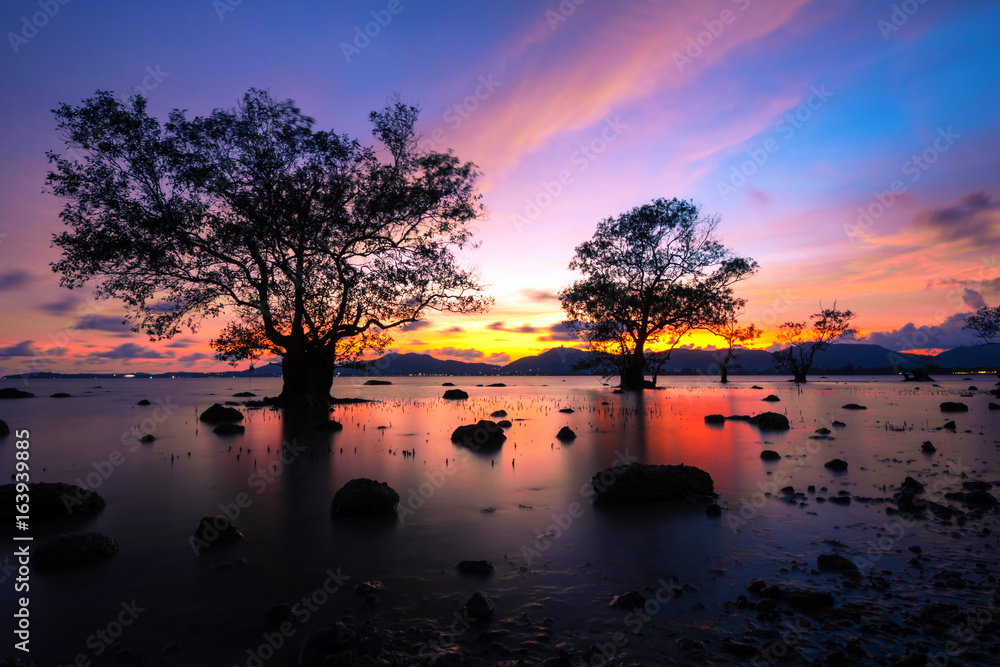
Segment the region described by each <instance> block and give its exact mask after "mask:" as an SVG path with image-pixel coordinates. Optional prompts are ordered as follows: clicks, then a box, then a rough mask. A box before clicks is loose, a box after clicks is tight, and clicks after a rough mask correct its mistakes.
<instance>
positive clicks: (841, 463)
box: [823, 459, 847, 472]
mask: <svg viewBox="0 0 1000 667" xmlns="http://www.w3.org/2000/svg"><path fill="white" fill-rule="evenodd" d="M823 466H824V467H826V468H829V469H830V470H834V471H836V472H843V471H845V470H847V461H845V460H843V459H832V460H830V461H827V462H826V463H824V464H823Z"/></svg>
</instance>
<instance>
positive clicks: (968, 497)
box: [944, 491, 998, 507]
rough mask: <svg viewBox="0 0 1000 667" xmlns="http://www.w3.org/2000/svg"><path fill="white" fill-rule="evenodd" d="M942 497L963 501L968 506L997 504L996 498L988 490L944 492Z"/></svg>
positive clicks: (993, 505)
mask: <svg viewBox="0 0 1000 667" xmlns="http://www.w3.org/2000/svg"><path fill="white" fill-rule="evenodd" d="M944 497H945V498H948V499H950V500H958V501H959V502H962V503H965V504H966V505H969V506H970V507H996V506H997V504H998V503H997V499H996V498H994V497H993V496H992V495H991V494H990V493H989V492H988V491H969V492H967V493H963V492H958V493H946V494H945V496H944Z"/></svg>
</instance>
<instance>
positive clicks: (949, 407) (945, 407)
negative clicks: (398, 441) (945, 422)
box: [941, 401, 969, 412]
mask: <svg viewBox="0 0 1000 667" xmlns="http://www.w3.org/2000/svg"><path fill="white" fill-rule="evenodd" d="M968 411H969V406H968V405H966V404H965V403H957V402H955V401H945V402H944V403H942V404H941V412H968Z"/></svg>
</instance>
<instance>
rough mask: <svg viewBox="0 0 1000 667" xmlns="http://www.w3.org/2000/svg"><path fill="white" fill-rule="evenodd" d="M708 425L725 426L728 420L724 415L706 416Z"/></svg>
mask: <svg viewBox="0 0 1000 667" xmlns="http://www.w3.org/2000/svg"><path fill="white" fill-rule="evenodd" d="M705 423H706V424H725V423H726V418H725V417H723V416H722V415H705Z"/></svg>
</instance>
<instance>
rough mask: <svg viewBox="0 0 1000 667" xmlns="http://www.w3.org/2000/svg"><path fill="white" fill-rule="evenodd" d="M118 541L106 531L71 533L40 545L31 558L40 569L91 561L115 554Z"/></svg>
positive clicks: (70, 565)
mask: <svg viewBox="0 0 1000 667" xmlns="http://www.w3.org/2000/svg"><path fill="white" fill-rule="evenodd" d="M117 551H118V543H117V542H115V541H114V540H113V539H111V538H110V537H108V536H107V535H105V534H104V533H70V534H68V535H60V536H58V537H54V538H52V539H51V540H49V541H47V542H44V543H42V544H41V545H39V546H38V547H37V548H36V549H35V552H34V555H33V557H32V559H31V562H32V564H33V565H34V566H35V567H37V568H38V569H39V570H51V569H57V568H61V567H72V566H74V565H81V564H83V563H90V562H92V561H95V560H101V559H102V558H108V557H109V556H113V555H114V554H115V553H116V552H117Z"/></svg>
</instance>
